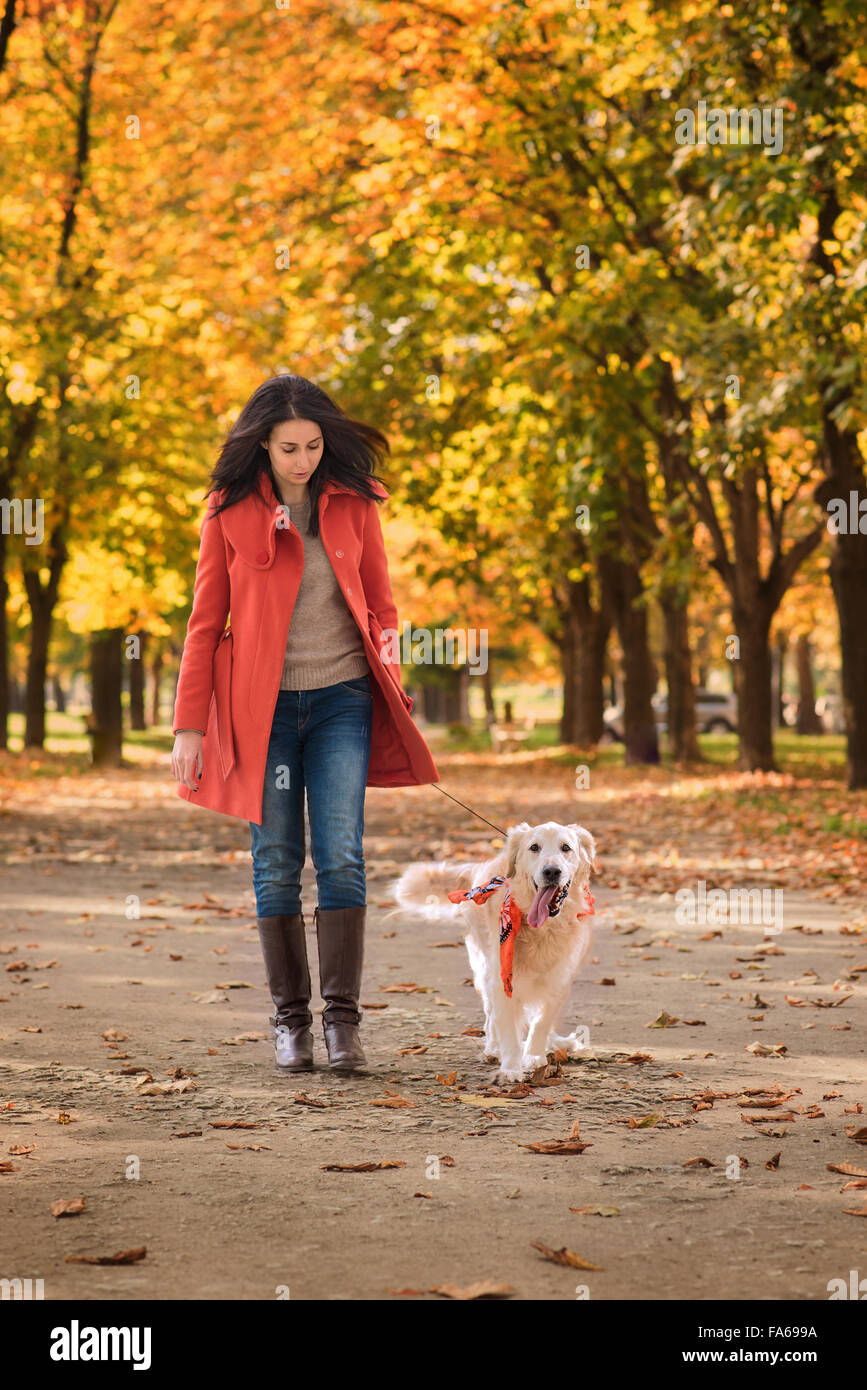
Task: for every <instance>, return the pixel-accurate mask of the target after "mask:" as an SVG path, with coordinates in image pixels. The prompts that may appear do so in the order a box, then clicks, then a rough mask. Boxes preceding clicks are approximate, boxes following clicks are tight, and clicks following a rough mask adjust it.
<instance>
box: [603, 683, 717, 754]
mask: <svg viewBox="0 0 867 1390" xmlns="http://www.w3.org/2000/svg"><path fill="white" fill-rule="evenodd" d="M650 703H651V705H652V706H653V714H654V718H655V720H656V727H657V729H658V730H659V732H660V733H661V734H664V733H665V731H666V729H667V727H668V725H667V719H668V696H667V695H666V694H664V693H663V692H660V691H658V692H657V693H656V694H655V695H654V696H653V697H652V699H651V701H650ZM602 717H603V719H604V721H605V727H606V729H607V731H608V733H609V734H610V735H611V736H612V738H614V739H617V740H618V741H622V739H623V704H622V702H618V703H617V704H616V705H609V707H608V709H607V710H606V711H605V713H604V715H603V716H602ZM695 722H696V728H697V729H698V731H699V733H700V734H733V733H734V732H735V730H736V729H737V727H738V702H737V697H736V696H735V695H733V694H728V693H722V694H721V693H720V692H718V691H716V690H703V689H701V687H699V688H698V689H697V690H696V692H695Z"/></svg>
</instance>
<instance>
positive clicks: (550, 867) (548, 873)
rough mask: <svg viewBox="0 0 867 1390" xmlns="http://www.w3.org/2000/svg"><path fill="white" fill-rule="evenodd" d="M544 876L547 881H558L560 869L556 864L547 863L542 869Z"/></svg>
mask: <svg viewBox="0 0 867 1390" xmlns="http://www.w3.org/2000/svg"><path fill="white" fill-rule="evenodd" d="M542 877H543V879H544V880H545V882H546V883H556V882H557V881H558V879H559V877H560V870H559V869H558V868H557V865H556V864H546V865H545V867H544V869H543V870H542Z"/></svg>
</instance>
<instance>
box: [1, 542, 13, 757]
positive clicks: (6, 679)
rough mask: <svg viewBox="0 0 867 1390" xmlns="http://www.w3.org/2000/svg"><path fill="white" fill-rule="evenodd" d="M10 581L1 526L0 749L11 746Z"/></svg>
mask: <svg viewBox="0 0 867 1390" xmlns="http://www.w3.org/2000/svg"><path fill="white" fill-rule="evenodd" d="M8 608H9V581H8V580H7V578H6V533H5V531H4V530H3V529H2V527H0V749H4V748H8V747H9V714H10V698H9V697H10V685H11V676H10V673H9V619H8V616H7V614H8Z"/></svg>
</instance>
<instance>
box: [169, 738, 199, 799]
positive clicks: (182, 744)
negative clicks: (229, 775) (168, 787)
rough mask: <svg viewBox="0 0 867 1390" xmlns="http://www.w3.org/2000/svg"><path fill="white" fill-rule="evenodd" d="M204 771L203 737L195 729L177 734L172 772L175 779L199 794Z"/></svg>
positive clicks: (173, 750)
mask: <svg viewBox="0 0 867 1390" xmlns="http://www.w3.org/2000/svg"><path fill="white" fill-rule="evenodd" d="M203 771H204V761H203V759H202V735H201V734H200V733H197V732H196V730H194V729H184V730H183V731H182V732H181V733H179V734H175V746H174V748H173V749H172V772H173V774H174V776H175V779H176V780H177V781H178V782H180V783H181V785H182V786H184V787H189V788H190V790H191V791H194V792H197V791H198V790H199V778H200V777H201V775H202V773H203ZM194 779H195V780H194Z"/></svg>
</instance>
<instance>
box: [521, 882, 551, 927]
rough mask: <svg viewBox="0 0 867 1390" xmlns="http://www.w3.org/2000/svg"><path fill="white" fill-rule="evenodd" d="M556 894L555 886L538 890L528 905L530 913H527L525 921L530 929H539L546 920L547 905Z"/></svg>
mask: <svg viewBox="0 0 867 1390" xmlns="http://www.w3.org/2000/svg"><path fill="white" fill-rule="evenodd" d="M556 892H557V885H556V883H555V884H554V886H553V888H539V889H538V890H537V892H536V896H535V898H534V899H533V901H532V903H531V904H530V911H529V912H528V913H527V921H528V922H529V923H530V926H531V927H541V925H542V923H543V922H545V921H547V919H548V915H549V914H548V904H549V902H550V901H551V899H552V898H553V896H554V894H555V893H556Z"/></svg>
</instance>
